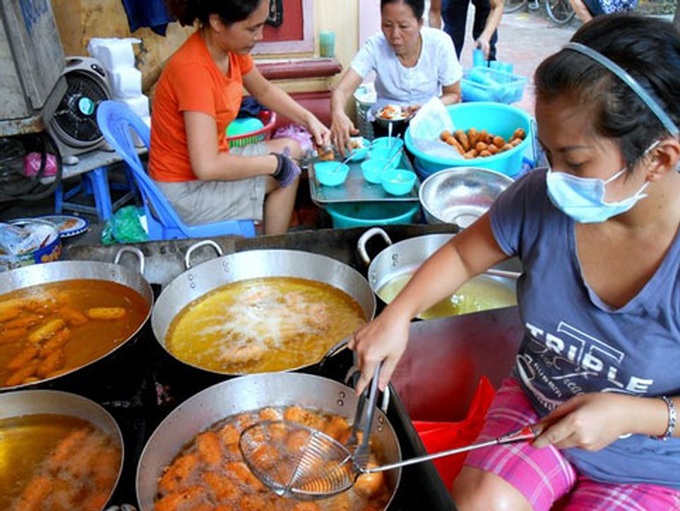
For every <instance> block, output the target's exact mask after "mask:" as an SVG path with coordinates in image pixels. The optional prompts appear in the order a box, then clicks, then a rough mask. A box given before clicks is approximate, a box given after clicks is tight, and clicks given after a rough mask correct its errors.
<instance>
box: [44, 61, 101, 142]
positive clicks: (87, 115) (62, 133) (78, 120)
mask: <svg viewBox="0 0 680 511" xmlns="http://www.w3.org/2000/svg"><path fill="white" fill-rule="evenodd" d="M65 78H66V83H67V90H66V93H65V94H64V97H63V98H62V99H61V102H60V103H59V106H58V108H57V111H56V112H55V113H54V116H53V117H52V119H51V121H50V122H51V123H52V125H53V126H54V127H55V129H56V132H57V136H58V137H59V138H61V139H62V141H63V142H64V143H66V144H68V145H70V146H73V147H89V146H91V145H94V144H96V143H98V142H99V141H101V140H102V133H101V131H100V130H99V127H98V126H97V118H96V115H95V114H96V110H97V105H98V104H99V103H100V102H102V101H105V100H107V99H109V94H108V92H107V90H106V89H105V88H104V86H103V85H102V84H101V82H99V81H98V80H96V79H95V78H93V77H92V76H91V75H90V74H88V73H84V72H82V71H71V72H69V73H67V74H66V75H65Z"/></svg>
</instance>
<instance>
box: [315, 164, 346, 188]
mask: <svg viewBox="0 0 680 511" xmlns="http://www.w3.org/2000/svg"><path fill="white" fill-rule="evenodd" d="M348 173H349V165H346V164H345V165H341V162H339V161H320V162H316V163H315V164H314V175H315V176H316V178H317V179H318V180H319V183H321V184H322V185H324V186H339V185H341V184H342V183H344V182H345V179H347V174H348Z"/></svg>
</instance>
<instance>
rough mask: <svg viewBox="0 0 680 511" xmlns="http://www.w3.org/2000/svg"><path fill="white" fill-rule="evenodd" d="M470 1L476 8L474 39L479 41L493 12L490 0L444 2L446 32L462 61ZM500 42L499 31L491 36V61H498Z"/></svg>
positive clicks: (443, 12) (473, 26)
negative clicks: (497, 47) (498, 43)
mask: <svg viewBox="0 0 680 511" xmlns="http://www.w3.org/2000/svg"><path fill="white" fill-rule="evenodd" d="M470 1H472V4H473V5H474V6H475V19H474V23H473V25H472V38H473V39H477V38H478V37H479V36H480V34H481V33H482V32H483V31H484V26H485V25H486V19H487V18H488V17H489V13H490V12H491V3H490V2H489V0H443V1H442V19H443V20H444V31H445V32H446V33H447V34H449V37H451V40H452V41H453V45H454V46H455V47H456V54H457V55H458V58H459V59H460V54H461V53H462V52H463V44H464V43H465V25H466V23H467V13H468V6H469V5H470ZM497 42H498V31H494V33H493V36H491V41H490V44H489V46H490V49H489V60H496V43H497Z"/></svg>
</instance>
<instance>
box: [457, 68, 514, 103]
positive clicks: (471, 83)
mask: <svg viewBox="0 0 680 511" xmlns="http://www.w3.org/2000/svg"><path fill="white" fill-rule="evenodd" d="M526 83H527V79H526V78H525V77H523V76H519V75H516V74H513V73H507V72H505V71H501V70H499V69H494V68H489V67H482V66H480V67H473V68H472V69H468V70H467V71H465V72H464V73H463V78H462V80H461V88H462V98H463V101H464V102H468V101H493V102H497V103H506V104H510V103H516V102H517V101H520V100H521V99H522V95H523V94H524V86H525V85H526Z"/></svg>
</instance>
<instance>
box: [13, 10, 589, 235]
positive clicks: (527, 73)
mask: <svg viewBox="0 0 680 511" xmlns="http://www.w3.org/2000/svg"><path fill="white" fill-rule="evenodd" d="M542 5H543V4H541V6H542ZM472 12H473V9H470V16H472ZM579 25H580V23H579V22H578V20H574V21H572V22H571V23H570V24H569V25H567V26H566V27H557V26H555V25H554V24H552V22H551V21H550V20H549V19H548V18H547V17H546V15H545V13H544V11H543V10H542V9H541V10H539V11H528V10H527V11H525V12H517V13H511V14H505V15H504V16H503V20H502V21H501V25H500V27H499V43H498V59H499V60H501V61H505V62H510V63H512V64H513V65H514V72H515V73H516V74H518V75H521V76H524V77H526V78H527V84H526V86H525V90H524V95H523V97H522V100H521V101H520V102H518V103H516V106H519V107H520V108H523V109H525V110H526V111H527V112H528V113H530V114H531V115H533V110H534V94H533V87H532V85H531V81H532V76H533V72H534V70H535V69H536V67H537V66H538V64H539V63H540V62H541V61H542V60H543V59H544V58H545V57H547V56H548V55H550V54H552V53H554V52H555V51H557V50H559V48H560V47H561V46H562V45H563V44H565V43H566V42H567V41H568V40H569V38H570V37H571V35H572V34H573V33H574V31H575V30H576V29H577V28H578V26H579ZM471 29H472V20H471V19H470V20H469V21H468V31H471ZM473 47H474V45H473V42H472V38H471V35H470V34H468V38H467V41H466V43H465V48H464V50H463V54H462V56H461V61H462V64H463V67H464V68H469V67H471V65H472V49H473ZM53 213H54V201H53V199H52V198H51V197H50V198H48V199H45V200H43V201H40V202H30V203H29V202H16V203H12V204H7V203H5V204H0V222H2V221H6V220H9V219H13V218H23V217H34V216H39V215H47V214H53ZM65 213H68V212H67V211H65ZM301 213H303V214H304V211H301ZM85 216H86V218H87V219H88V220H89V221H90V230H89V231H88V232H87V233H85V234H82V235H79V236H75V237H73V238H68V239H67V240H65V243H67V244H79V245H93V244H99V243H100V242H101V241H100V240H101V232H102V229H103V227H104V225H103V223H102V222H98V220H97V217H96V216H92V215H85ZM312 216H314V215H312ZM317 216H318V215H317ZM302 223H304V224H305V225H306V224H307V222H305V221H304V219H302Z"/></svg>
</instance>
